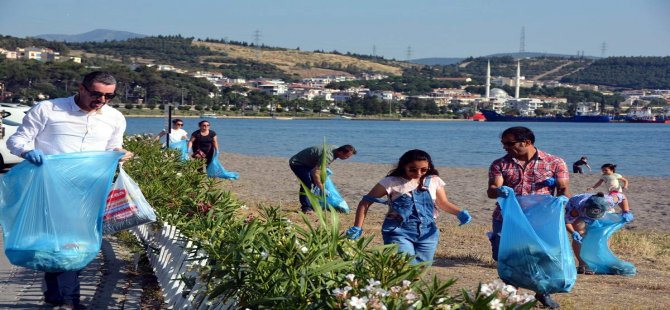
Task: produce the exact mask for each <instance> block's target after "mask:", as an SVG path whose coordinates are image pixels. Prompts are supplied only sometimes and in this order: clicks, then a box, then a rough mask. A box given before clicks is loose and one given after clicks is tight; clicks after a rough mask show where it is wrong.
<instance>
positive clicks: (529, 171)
mask: <svg viewBox="0 0 670 310" xmlns="http://www.w3.org/2000/svg"><path fill="white" fill-rule="evenodd" d="M535 150H536V151H537V152H536V153H535V156H533V158H531V159H530V160H529V161H528V163H527V164H526V167H525V168H524V167H523V165H521V164H520V163H519V161H518V160H517V159H516V158H514V157H512V156H511V155H509V154H508V155H505V156H504V157H501V158H499V159H496V160H495V161H493V163H491V167H490V168H489V180H491V181H492V180H493V179H495V178H496V177H499V176H501V177H502V178H503V185H505V186H509V187H511V188H512V189H514V194H516V195H521V196H525V195H532V194H540V195H542V194H547V195H551V194H552V192H551V188H550V187H549V186H547V185H544V180H546V179H549V178H552V177H554V178H556V181H557V182H558V181H559V180H568V179H569V178H570V174H569V172H568V166H567V165H566V164H565V161H564V160H563V159H562V158H560V157H558V156H554V155H551V154H548V153H545V152H543V151H540V150H538V149H535ZM493 219H495V220H500V221H502V214H501V212H500V207H499V206H496V209H495V211H493Z"/></svg>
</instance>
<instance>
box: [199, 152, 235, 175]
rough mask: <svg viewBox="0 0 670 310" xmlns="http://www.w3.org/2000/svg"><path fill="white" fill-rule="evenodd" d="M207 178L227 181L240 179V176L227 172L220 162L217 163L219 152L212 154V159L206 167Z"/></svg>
mask: <svg viewBox="0 0 670 310" xmlns="http://www.w3.org/2000/svg"><path fill="white" fill-rule="evenodd" d="M207 176H209V177H210V178H221V179H229V180H237V179H239V178H240V174H239V173H237V172H233V171H228V170H226V168H223V165H222V164H221V162H219V152H218V151H217V152H216V153H214V158H212V162H211V163H209V166H207Z"/></svg>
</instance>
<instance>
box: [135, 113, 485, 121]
mask: <svg viewBox="0 0 670 310" xmlns="http://www.w3.org/2000/svg"><path fill="white" fill-rule="evenodd" d="M123 116H125V117H133V118H141V117H146V118H165V117H167V116H165V115H142V114H124V115H123ZM172 118H203V119H208V118H209V119H274V118H273V117H272V116H244V115H216V116H205V117H202V116H200V115H172ZM277 120H340V119H338V118H337V116H332V117H305V116H279V118H278V119H277ZM341 120H342V121H348V120H351V121H403V122H406V121H413V122H424V121H425V122H466V121H469V122H471V121H472V120H469V119H451V118H374V117H370V118H368V117H356V118H350V119H341Z"/></svg>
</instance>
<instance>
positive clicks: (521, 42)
mask: <svg viewBox="0 0 670 310" xmlns="http://www.w3.org/2000/svg"><path fill="white" fill-rule="evenodd" d="M525 52H526V26H522V27H521V39H520V40H519V53H525Z"/></svg>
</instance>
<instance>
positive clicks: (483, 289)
mask: <svg viewBox="0 0 670 310" xmlns="http://www.w3.org/2000/svg"><path fill="white" fill-rule="evenodd" d="M479 291H480V292H481V293H482V294H484V295H486V296H491V294H493V289H492V288H491V286H489V285H488V284H482V286H481V287H480V288H479Z"/></svg>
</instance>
